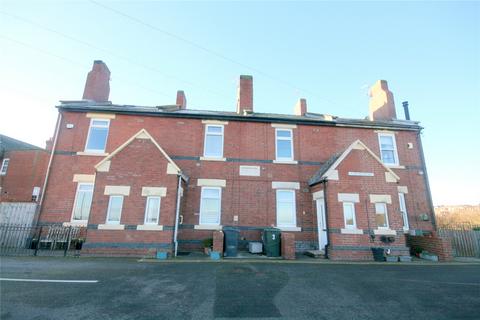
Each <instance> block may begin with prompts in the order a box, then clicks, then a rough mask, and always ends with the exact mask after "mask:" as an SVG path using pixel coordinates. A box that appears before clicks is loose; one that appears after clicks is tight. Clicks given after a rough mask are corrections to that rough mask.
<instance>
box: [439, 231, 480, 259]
mask: <svg viewBox="0 0 480 320" xmlns="http://www.w3.org/2000/svg"><path fill="white" fill-rule="evenodd" d="M438 234H439V235H440V236H441V237H445V238H448V239H450V241H451V243H452V250H453V255H454V256H456V257H477V258H480V225H474V224H469V223H460V224H450V225H441V226H439V227H438Z"/></svg>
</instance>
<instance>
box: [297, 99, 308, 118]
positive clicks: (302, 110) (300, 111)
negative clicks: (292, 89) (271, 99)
mask: <svg viewBox="0 0 480 320" xmlns="http://www.w3.org/2000/svg"><path fill="white" fill-rule="evenodd" d="M294 113H295V115H296V116H304V115H305V114H306V113H307V99H303V98H302V99H298V101H297V104H296V105H295V109H294Z"/></svg>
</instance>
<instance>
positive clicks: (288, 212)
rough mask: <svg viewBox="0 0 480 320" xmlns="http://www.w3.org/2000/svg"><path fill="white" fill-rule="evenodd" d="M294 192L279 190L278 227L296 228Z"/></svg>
mask: <svg viewBox="0 0 480 320" xmlns="http://www.w3.org/2000/svg"><path fill="white" fill-rule="evenodd" d="M296 218H297V217H296V208H295V191H294V190H277V227H296V226H297V221H296V220H297V219H296Z"/></svg>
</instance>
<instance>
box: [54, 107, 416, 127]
mask: <svg viewBox="0 0 480 320" xmlns="http://www.w3.org/2000/svg"><path fill="white" fill-rule="evenodd" d="M60 102H61V104H60V105H58V106H57V108H59V109H63V110H69V111H77V112H91V111H97V112H115V113H119V114H122V113H123V114H137V115H138V114H143V115H148V116H159V117H175V118H196V119H214V120H232V121H249V122H281V123H295V124H308V125H324V126H342V127H368V128H380V129H381V128H394V129H399V130H415V131H416V130H421V129H422V127H421V126H419V123H418V122H416V121H411V120H400V119H395V120H390V121H378V120H377V121H370V120H368V119H349V118H339V117H335V116H330V115H323V114H318V113H307V114H305V115H304V116H297V115H293V114H277V113H262V112H252V113H249V114H238V113H236V112H231V111H213V110H195V109H180V108H178V106H176V105H165V106H155V107H152V106H135V105H120V104H112V103H111V102H106V103H105V102H104V103H97V102H94V101H90V100H78V101H60Z"/></svg>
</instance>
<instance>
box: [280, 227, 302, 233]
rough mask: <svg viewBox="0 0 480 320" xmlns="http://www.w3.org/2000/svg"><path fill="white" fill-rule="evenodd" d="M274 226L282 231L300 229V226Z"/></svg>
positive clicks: (297, 230)
mask: <svg viewBox="0 0 480 320" xmlns="http://www.w3.org/2000/svg"><path fill="white" fill-rule="evenodd" d="M275 228H277V229H280V230H282V231H292V232H299V231H302V228H300V227H279V226H276V227H275Z"/></svg>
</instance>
